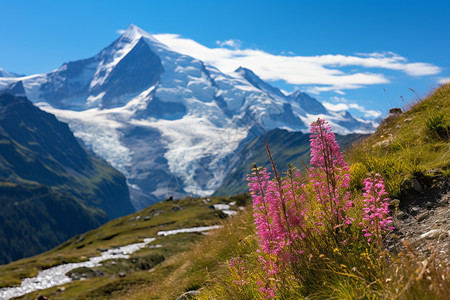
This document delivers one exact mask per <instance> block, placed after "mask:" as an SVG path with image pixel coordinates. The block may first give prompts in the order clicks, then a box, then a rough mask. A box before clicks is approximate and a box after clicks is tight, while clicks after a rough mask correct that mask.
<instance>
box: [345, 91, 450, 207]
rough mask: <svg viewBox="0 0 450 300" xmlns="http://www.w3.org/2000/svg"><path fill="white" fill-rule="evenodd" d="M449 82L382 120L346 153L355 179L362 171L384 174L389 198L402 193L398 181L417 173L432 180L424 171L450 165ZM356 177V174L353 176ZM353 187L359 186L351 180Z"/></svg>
mask: <svg viewBox="0 0 450 300" xmlns="http://www.w3.org/2000/svg"><path fill="white" fill-rule="evenodd" d="M449 116H450V85H449V84H447V85H445V86H442V87H440V88H439V89H437V90H436V91H435V92H434V93H433V94H432V95H430V96H428V97H427V98H426V99H424V100H423V101H420V102H418V103H416V104H415V105H414V106H412V107H411V108H410V109H409V110H408V111H406V112H405V113H403V114H401V115H399V116H397V117H391V118H388V119H386V120H384V121H383V122H382V123H381V125H380V126H379V128H378V130H377V132H376V133H374V134H373V135H371V136H369V137H368V138H366V139H365V140H364V141H363V142H361V143H359V144H358V146H356V147H354V148H352V149H351V150H349V151H348V153H346V157H347V158H348V160H349V162H350V163H351V164H352V165H353V166H352V175H356V176H357V177H358V178H357V179H358V180H359V179H360V178H361V177H362V176H364V174H363V173H364V171H367V172H377V173H380V174H382V175H383V176H384V177H385V184H386V186H387V191H388V193H389V196H390V197H391V198H397V197H401V196H402V189H401V183H402V181H403V180H404V179H405V178H411V177H416V178H418V179H422V180H424V181H425V183H429V185H430V186H431V185H432V184H433V182H432V181H433V178H425V177H427V174H426V171H427V170H430V169H433V168H435V169H441V170H442V172H443V173H444V174H448V172H449V169H450V143H449V135H448V132H449V131H448V130H449V124H450V123H449V122H450V117H449ZM355 180H356V178H355ZM352 186H353V187H355V188H360V187H361V186H358V185H356V183H355V182H354V183H353V185H352Z"/></svg>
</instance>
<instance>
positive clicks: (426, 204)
mask: <svg viewBox="0 0 450 300" xmlns="http://www.w3.org/2000/svg"><path fill="white" fill-rule="evenodd" d="M425 207H426V208H428V209H432V208H433V207H434V204H433V203H431V202H427V203H425Z"/></svg>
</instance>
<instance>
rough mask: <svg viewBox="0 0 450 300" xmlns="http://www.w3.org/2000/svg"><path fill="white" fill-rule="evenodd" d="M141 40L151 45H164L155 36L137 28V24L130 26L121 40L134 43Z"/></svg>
mask: <svg viewBox="0 0 450 300" xmlns="http://www.w3.org/2000/svg"><path fill="white" fill-rule="evenodd" d="M141 38H145V39H146V40H147V42H150V43H151V44H158V45H159V46H161V45H163V44H162V43H161V42H160V41H158V40H157V39H156V38H155V37H154V36H153V35H151V34H150V33H148V32H147V31H145V30H143V29H142V28H140V27H138V26H136V25H135V24H130V25H129V26H128V28H127V29H126V30H125V31H124V32H123V33H122V35H121V38H120V39H121V40H128V41H130V42H133V41H136V40H139V39H141Z"/></svg>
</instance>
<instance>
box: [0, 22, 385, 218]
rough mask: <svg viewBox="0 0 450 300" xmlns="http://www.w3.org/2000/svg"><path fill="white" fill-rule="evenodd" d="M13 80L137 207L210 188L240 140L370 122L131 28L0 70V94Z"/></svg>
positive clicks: (367, 128) (353, 128) (369, 125)
mask: <svg viewBox="0 0 450 300" xmlns="http://www.w3.org/2000/svg"><path fill="white" fill-rule="evenodd" d="M18 83H20V84H21V85H22V86H23V90H24V91H25V94H26V96H27V97H28V98H29V99H30V100H31V101H32V102H34V103H35V104H36V105H37V106H39V107H40V108H41V109H43V110H46V111H47V112H50V113H53V114H55V115H56V116H57V118H58V119H60V120H61V121H64V122H67V123H68V124H69V126H70V128H71V130H72V131H73V132H74V135H75V136H76V137H77V138H79V139H80V140H81V141H83V143H84V144H85V145H86V146H87V147H89V148H90V149H91V150H92V151H93V152H94V153H96V154H97V155H98V156H100V157H102V158H104V159H105V160H106V161H108V162H109V163H110V164H111V165H112V166H113V167H115V168H117V169H119V170H120V171H121V172H122V173H124V175H125V176H126V178H127V182H128V185H129V189H130V195H131V199H132V203H133V205H134V207H135V208H136V209H137V210H138V209H142V208H144V207H146V206H148V205H149V204H152V203H154V202H157V201H161V200H163V199H165V198H167V197H169V196H172V197H174V198H179V197H183V196H186V195H194V196H208V195H211V194H212V193H213V192H214V191H215V190H216V189H217V188H218V187H219V186H220V185H221V183H222V182H223V180H224V178H225V176H226V175H227V174H228V173H229V172H230V169H231V167H232V166H233V162H235V161H236V160H237V156H238V155H239V150H240V149H241V147H243V146H245V144H246V143H248V142H249V141H251V140H252V139H253V138H256V137H257V136H259V135H260V134H262V133H264V132H266V131H268V130H272V129H275V128H284V129H287V130H291V131H308V130H309V124H310V123H311V122H312V121H314V120H316V119H317V118H318V117H321V118H326V119H327V120H328V121H329V122H330V123H331V125H332V126H333V128H334V130H335V132H337V133H340V134H347V133H352V132H353V133H355V132H356V133H368V132H372V131H374V129H375V127H376V125H377V124H375V123H374V122H372V121H366V120H361V119H356V118H354V117H353V116H352V115H351V114H349V113H348V112H344V113H336V112H332V111H328V110H327V109H326V108H325V107H323V105H322V104H321V103H320V102H319V101H317V100H315V99H314V98H312V97H310V96H308V95H307V94H304V93H301V92H295V93H292V94H290V95H285V94H284V93H283V92H281V91H280V90H279V89H277V88H275V87H273V86H271V85H270V84H268V83H266V82H264V81H263V80H261V79H260V78H259V77H258V76H257V75H256V74H254V73H253V72H252V71H251V70H249V69H245V68H239V69H237V70H236V71H235V72H234V73H232V74H225V73H223V72H221V71H220V70H219V69H217V68H215V67H213V66H211V65H207V64H205V63H204V62H202V61H201V60H199V59H195V58H193V57H190V56H188V55H184V54H181V53H178V52H176V51H174V50H172V49H170V47H168V46H167V45H164V44H163V43H161V42H160V41H158V40H157V39H156V38H155V37H153V36H152V35H150V34H149V33H147V32H145V31H144V30H142V29H140V28H139V27H137V26H135V25H130V26H129V27H128V28H127V30H126V31H125V32H124V33H123V34H122V35H121V36H120V37H119V38H118V39H117V40H116V41H114V42H113V43H112V44H111V45H109V46H107V47H106V48H105V49H103V50H101V51H100V52H99V53H98V54H97V55H95V56H93V57H91V58H87V59H82V60H78V61H74V62H69V63H65V64H63V65H62V66H61V67H60V68H59V69H56V70H53V71H51V72H48V73H45V74H36V75H31V76H22V77H20V76H19V77H0V91H1V90H7V89H12V88H13V87H14V86H15V85H17V84H18Z"/></svg>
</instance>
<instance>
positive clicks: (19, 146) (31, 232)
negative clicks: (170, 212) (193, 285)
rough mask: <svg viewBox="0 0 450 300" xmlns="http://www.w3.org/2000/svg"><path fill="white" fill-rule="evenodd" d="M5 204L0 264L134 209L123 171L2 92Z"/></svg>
mask: <svg viewBox="0 0 450 300" xmlns="http://www.w3.org/2000/svg"><path fill="white" fill-rule="evenodd" d="M0 204H1V206H2V210H1V212H0V220H1V222H0V264H2V263H7V262H9V261H12V260H17V259H19V258H23V257H27V256H30V255H35V254H37V253H39V252H42V251H45V250H48V249H51V248H52V247H54V246H56V245H58V244H59V243H61V242H63V241H65V240H66V239H68V238H70V237H71V236H73V235H74V234H77V233H80V232H84V231H86V230H89V229H92V228H95V227H97V226H99V225H100V224H103V223H104V222H106V221H107V220H111V219H113V218H116V217H118V216H122V215H124V214H127V213H131V212H133V211H134V209H133V207H132V205H131V202H130V198H129V194H128V186H127V185H126V181H125V177H124V176H123V175H122V174H121V173H120V172H119V171H117V170H115V169H113V168H112V167H111V166H110V165H108V164H107V163H106V162H105V161H104V160H101V159H99V158H97V157H94V156H93V155H90V154H88V153H87V152H86V151H85V150H84V149H83V148H82V147H81V146H80V144H79V143H78V142H77V140H76V139H75V137H74V136H73V134H72V132H71V131H70V129H69V126H68V125H67V124H65V123H62V122H59V121H58V120H57V119H56V117H55V116H53V115H51V114H49V113H46V112H44V111H42V110H40V109H39V108H37V107H35V106H34V105H33V104H32V103H31V102H30V101H28V100H27V99H26V98H21V97H14V96H12V95H8V94H3V95H0Z"/></svg>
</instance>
